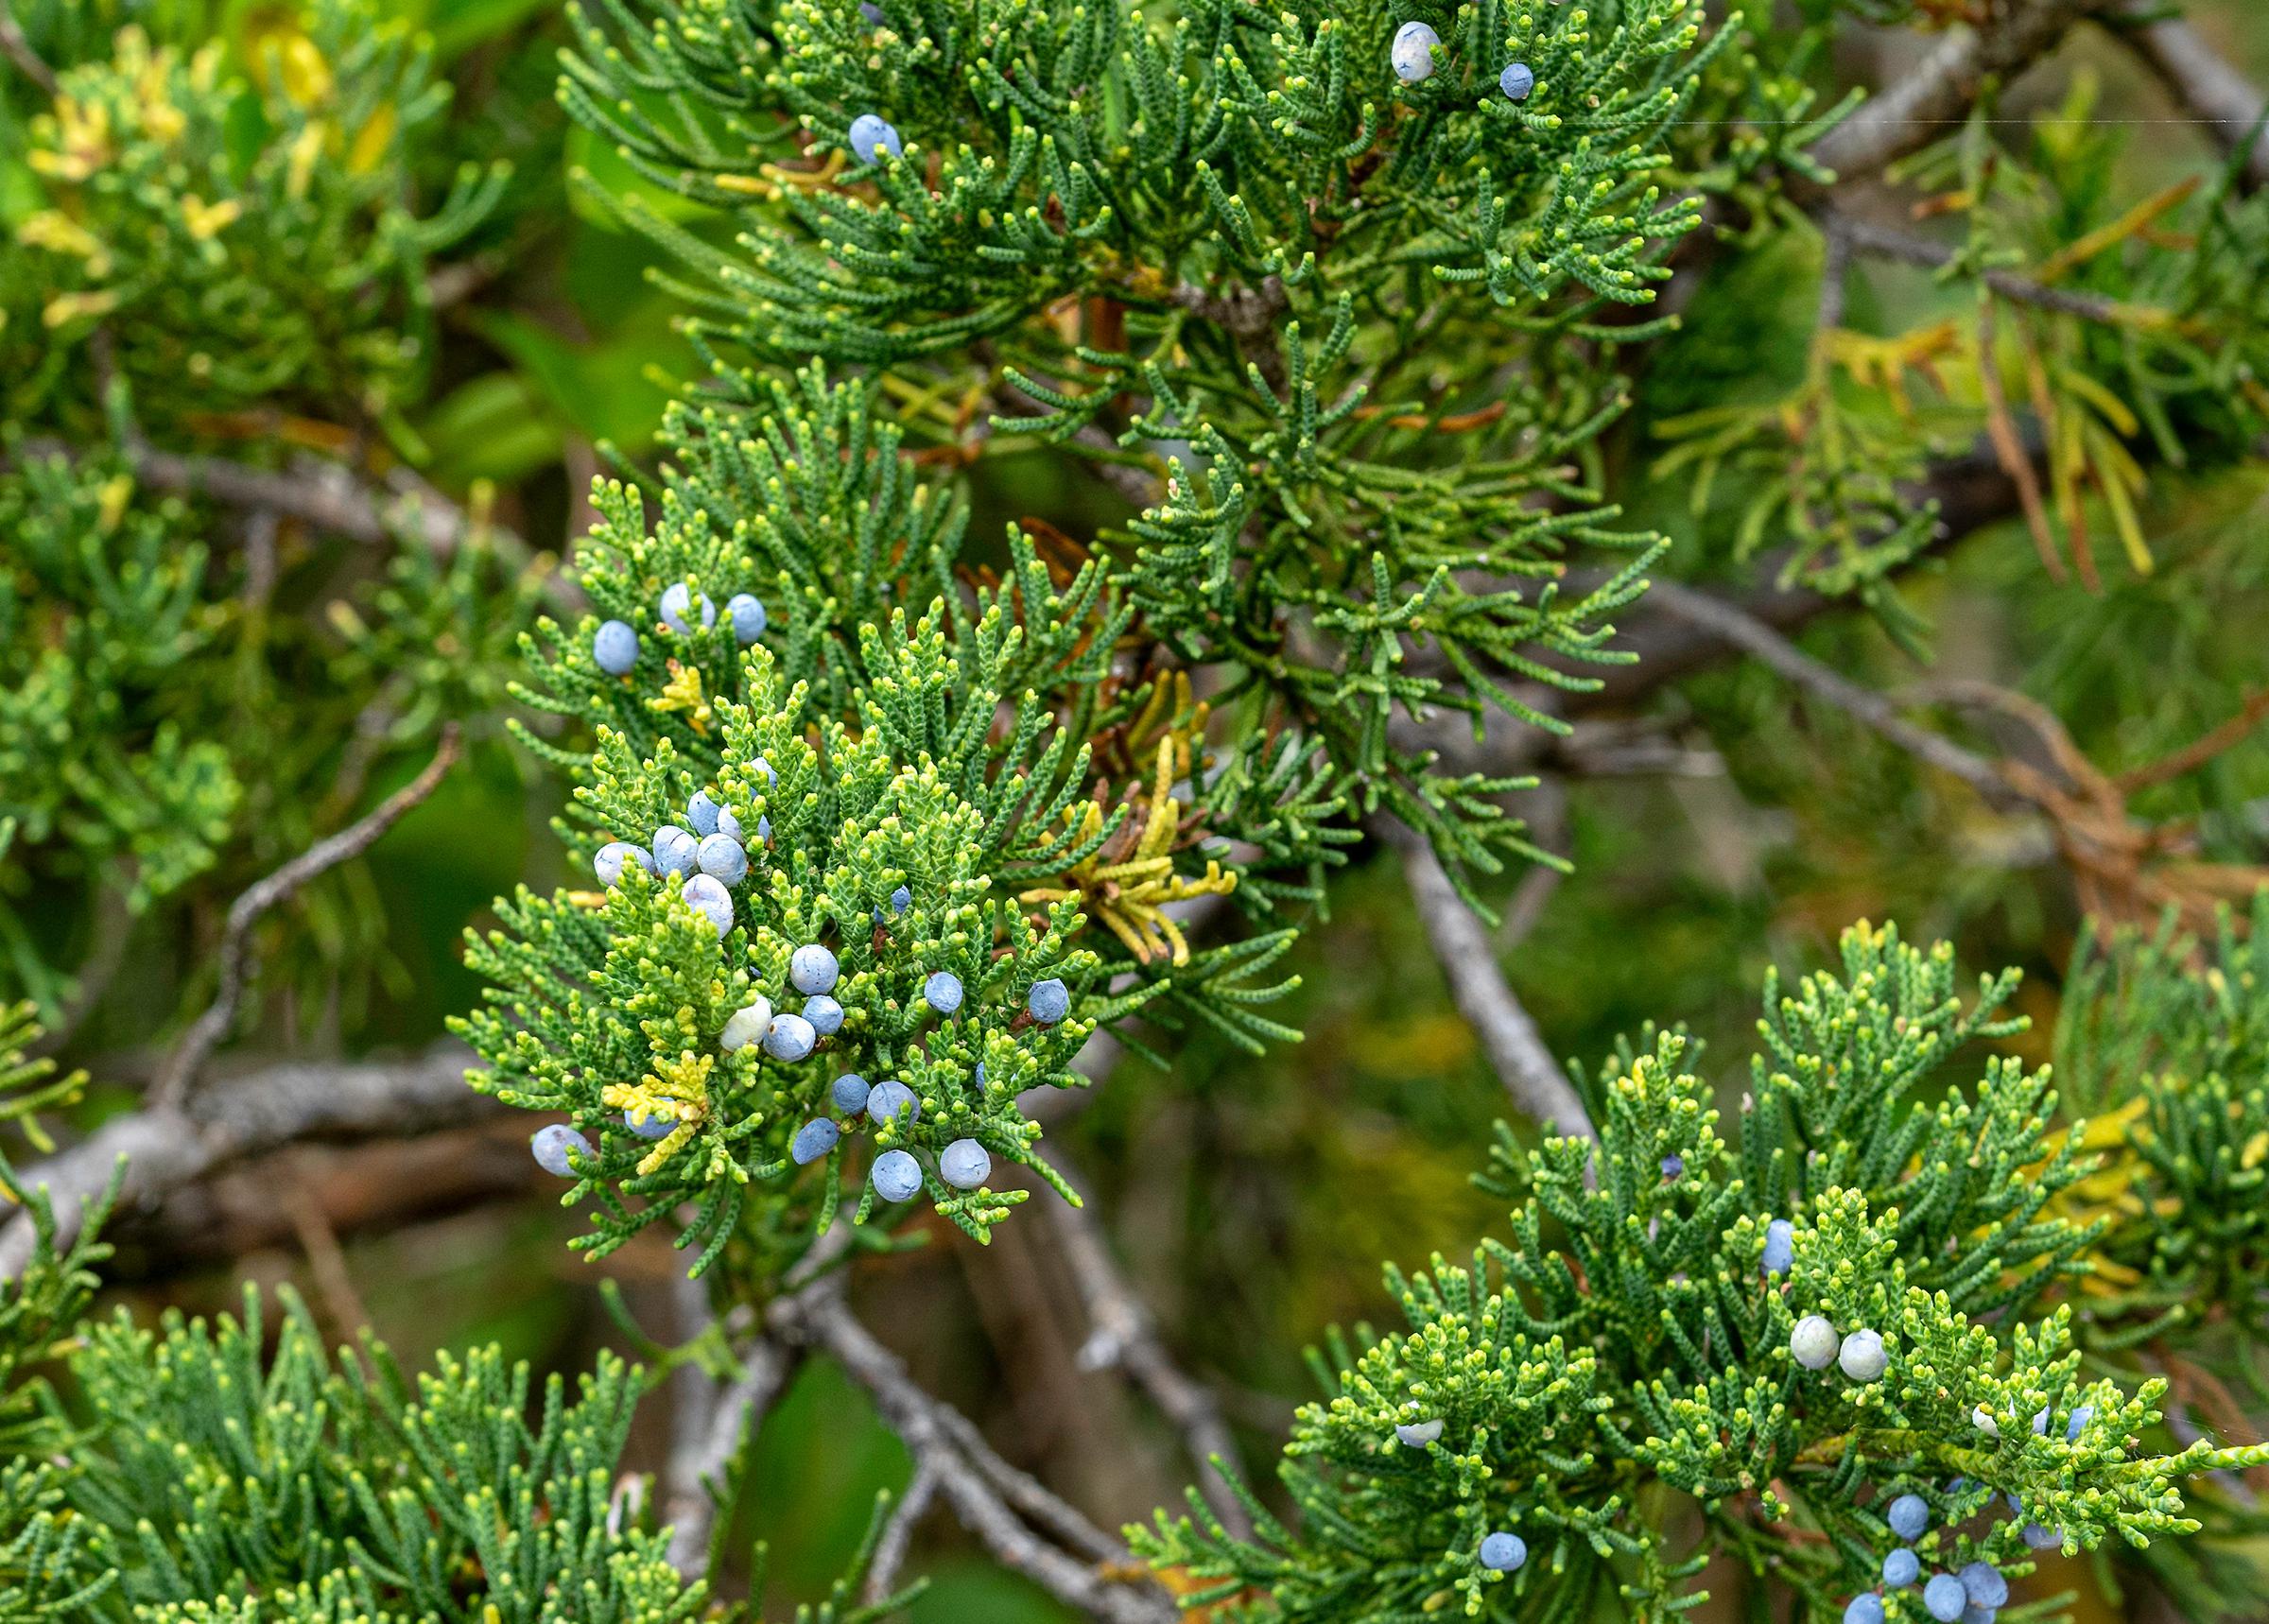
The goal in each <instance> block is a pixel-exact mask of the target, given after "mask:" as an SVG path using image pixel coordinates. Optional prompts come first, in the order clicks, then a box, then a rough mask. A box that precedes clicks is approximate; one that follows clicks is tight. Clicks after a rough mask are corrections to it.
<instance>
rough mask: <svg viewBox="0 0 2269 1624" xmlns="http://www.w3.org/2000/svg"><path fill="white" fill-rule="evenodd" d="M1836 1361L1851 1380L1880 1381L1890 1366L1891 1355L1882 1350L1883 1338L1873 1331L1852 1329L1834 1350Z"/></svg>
mask: <svg viewBox="0 0 2269 1624" xmlns="http://www.w3.org/2000/svg"><path fill="white" fill-rule="evenodd" d="M1836 1363H1838V1364H1839V1365H1841V1366H1843V1367H1844V1373H1845V1375H1847V1376H1849V1377H1850V1378H1851V1379H1852V1380H1853V1381H1880V1380H1882V1379H1883V1372H1884V1371H1886V1370H1888V1369H1889V1368H1890V1365H1891V1356H1890V1355H1889V1354H1886V1353H1885V1352H1883V1339H1882V1338H1881V1337H1879V1336H1878V1335H1877V1334H1876V1333H1875V1332H1873V1331H1854V1332H1852V1334H1851V1335H1850V1336H1848V1337H1846V1338H1845V1339H1844V1345H1843V1346H1842V1347H1841V1348H1839V1349H1837V1350H1836Z"/></svg>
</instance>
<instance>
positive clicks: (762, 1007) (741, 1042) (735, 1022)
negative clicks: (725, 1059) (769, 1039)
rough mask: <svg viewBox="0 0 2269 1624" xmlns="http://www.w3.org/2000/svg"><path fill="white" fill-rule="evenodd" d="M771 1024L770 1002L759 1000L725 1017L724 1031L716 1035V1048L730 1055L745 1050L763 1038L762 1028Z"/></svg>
mask: <svg viewBox="0 0 2269 1624" xmlns="http://www.w3.org/2000/svg"><path fill="white" fill-rule="evenodd" d="M771 1024H772V1001H771V999H770V998H759V999H757V1000H756V1001H755V1002H754V1003H753V1004H747V1005H744V1006H742V1007H741V1008H740V1009H737V1010H736V1011H733V1012H732V1013H731V1014H730V1015H728V1016H726V1017H725V1029H724V1030H723V1031H721V1032H719V1034H718V1038H717V1046H718V1047H719V1048H720V1049H723V1050H724V1051H725V1052H726V1053H727V1054H731V1053H732V1052H733V1051H734V1050H735V1049H745V1048H747V1047H748V1046H749V1045H751V1044H753V1043H755V1042H756V1041H757V1040H758V1039H760V1038H762V1037H763V1036H764V1028H767V1027H769V1026H771Z"/></svg>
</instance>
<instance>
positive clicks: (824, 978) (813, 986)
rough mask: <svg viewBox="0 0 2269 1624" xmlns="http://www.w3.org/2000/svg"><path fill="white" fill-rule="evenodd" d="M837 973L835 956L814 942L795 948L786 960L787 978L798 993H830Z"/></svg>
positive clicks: (833, 987) (832, 990)
mask: <svg viewBox="0 0 2269 1624" xmlns="http://www.w3.org/2000/svg"><path fill="white" fill-rule="evenodd" d="M839 973H840V972H839V970H838V968H837V965H836V962H835V955H834V954H832V953H830V952H828V951H827V949H826V948H824V947H822V946H821V945H820V944H819V943H818V942H811V943H809V944H808V945H806V946H803V947H799V948H797V949H796V950H795V952H794V953H793V954H792V955H790V956H789V958H788V980H789V981H790V982H791V983H793V984H794V986H795V989H796V991H797V992H799V993H832V992H834V991H835V978H836V976H837V975H838V974H839Z"/></svg>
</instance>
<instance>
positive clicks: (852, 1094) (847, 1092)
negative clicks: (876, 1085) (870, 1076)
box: [830, 1071, 874, 1116]
mask: <svg viewBox="0 0 2269 1624" xmlns="http://www.w3.org/2000/svg"><path fill="white" fill-rule="evenodd" d="M830 1092H831V1093H832V1095H833V1097H834V1099H835V1108H836V1109H837V1110H838V1111H840V1112H841V1113H842V1114H844V1115H845V1116H857V1114H859V1113H860V1112H862V1111H864V1110H865V1109H866V1108H867V1096H868V1095H870V1094H872V1093H873V1092H874V1090H873V1089H871V1088H869V1087H868V1086H867V1080H866V1079H865V1078H863V1077H861V1076H859V1075H858V1073H857V1072H855V1071H847V1072H845V1073H843V1075H842V1076H840V1077H839V1078H837V1079H836V1080H835V1085H834V1087H833V1089H832V1090H831V1091H830Z"/></svg>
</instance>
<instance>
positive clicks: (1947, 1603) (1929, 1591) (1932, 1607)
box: [1922, 1573, 1969, 1624]
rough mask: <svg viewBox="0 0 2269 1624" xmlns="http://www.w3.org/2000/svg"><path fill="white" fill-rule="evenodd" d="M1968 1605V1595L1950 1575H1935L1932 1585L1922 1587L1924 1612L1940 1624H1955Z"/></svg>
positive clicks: (1932, 1578)
mask: <svg viewBox="0 0 2269 1624" xmlns="http://www.w3.org/2000/svg"><path fill="white" fill-rule="evenodd" d="M1968 1605H1969V1596H1968V1593H1967V1592H1966V1591H1965V1590H1964V1589H1963V1588H1962V1581H1960V1580H1958V1579H1956V1578H1955V1577H1954V1576H1953V1575H1952V1574H1950V1573H1933V1574H1931V1581H1930V1583H1928V1584H1926V1585H1924V1586H1923V1587H1922V1606H1923V1611H1924V1612H1926V1613H1928V1614H1929V1615H1931V1617H1933V1618H1935V1619H1937V1620H1938V1624H1954V1621H1955V1620H1956V1619H1958V1618H1960V1617H1961V1616H1962V1610H1963V1609H1964V1608H1965V1607H1967V1606H1968Z"/></svg>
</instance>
